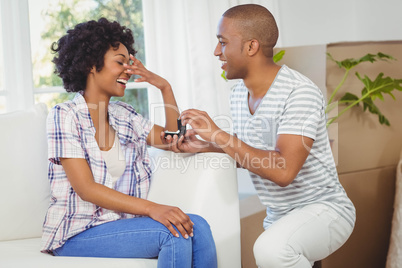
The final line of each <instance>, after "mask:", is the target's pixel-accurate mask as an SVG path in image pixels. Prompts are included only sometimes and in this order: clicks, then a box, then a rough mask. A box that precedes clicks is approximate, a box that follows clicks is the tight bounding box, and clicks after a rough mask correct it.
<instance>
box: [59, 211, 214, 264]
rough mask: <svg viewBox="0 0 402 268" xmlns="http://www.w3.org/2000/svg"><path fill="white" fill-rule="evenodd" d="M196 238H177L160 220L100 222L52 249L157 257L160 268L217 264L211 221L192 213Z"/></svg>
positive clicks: (66, 253)
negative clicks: (208, 221) (209, 222)
mask: <svg viewBox="0 0 402 268" xmlns="http://www.w3.org/2000/svg"><path fill="white" fill-rule="evenodd" d="M189 216H190V219H191V221H192V222H193V223H194V227H193V228H194V230H193V234H194V236H193V237H189V238H188V239H185V238H183V237H182V236H181V235H180V237H175V236H173V235H172V233H171V232H170V231H169V230H168V229H167V228H166V227H165V226H164V225H163V224H161V223H159V222H157V221H155V220H153V219H151V218H148V217H141V218H132V219H123V220H117V221H113V222H108V223H104V224H101V225H99V226H96V227H93V228H90V229H88V230H86V231H84V232H82V233H80V234H78V235H76V236H74V237H71V238H70V239H69V240H67V242H66V243H65V244H64V245H63V246H62V247H61V248H58V249H56V250H54V251H53V253H54V255H56V256H76V257H77V256H79V257H106V258H158V268H173V267H175V268H190V267H194V268H204V267H205V268H214V267H217V259H216V248H215V242H214V240H213V237H212V233H211V229H210V227H209V225H208V223H207V222H206V221H205V220H204V219H203V218H202V217H200V216H197V215H191V214H190V215H189Z"/></svg>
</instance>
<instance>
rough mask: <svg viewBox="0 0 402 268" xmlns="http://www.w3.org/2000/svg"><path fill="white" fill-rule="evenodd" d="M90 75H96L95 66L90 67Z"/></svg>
mask: <svg viewBox="0 0 402 268" xmlns="http://www.w3.org/2000/svg"><path fill="white" fill-rule="evenodd" d="M89 73H90V74H94V73H96V66H95V65H94V66H92V68H91V70H90V71H89Z"/></svg>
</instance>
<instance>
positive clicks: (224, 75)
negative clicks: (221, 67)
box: [221, 71, 228, 82]
mask: <svg viewBox="0 0 402 268" xmlns="http://www.w3.org/2000/svg"><path fill="white" fill-rule="evenodd" d="M221 77H222V78H223V79H225V81H226V82H227V81H228V79H227V78H226V73H225V71H222V73H221Z"/></svg>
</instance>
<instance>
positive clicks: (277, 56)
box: [273, 50, 285, 62]
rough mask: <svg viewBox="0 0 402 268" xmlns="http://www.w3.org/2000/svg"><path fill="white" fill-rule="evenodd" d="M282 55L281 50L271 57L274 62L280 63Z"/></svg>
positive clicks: (283, 53) (283, 52)
mask: <svg viewBox="0 0 402 268" xmlns="http://www.w3.org/2000/svg"><path fill="white" fill-rule="evenodd" d="M284 55H285V50H281V51H279V52H278V53H276V54H275V55H274V57H273V60H274V62H278V61H280V60H281V59H282V58H283V56H284Z"/></svg>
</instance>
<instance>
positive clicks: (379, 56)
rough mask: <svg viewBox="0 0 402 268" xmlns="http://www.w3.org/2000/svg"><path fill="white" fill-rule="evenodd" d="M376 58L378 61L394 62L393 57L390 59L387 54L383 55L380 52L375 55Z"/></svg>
mask: <svg viewBox="0 0 402 268" xmlns="http://www.w3.org/2000/svg"><path fill="white" fill-rule="evenodd" d="M377 57H378V58H379V59H380V60H385V61H386V60H396V59H395V58H394V57H392V56H391V55H388V54H384V53H382V52H378V53H377Z"/></svg>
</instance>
